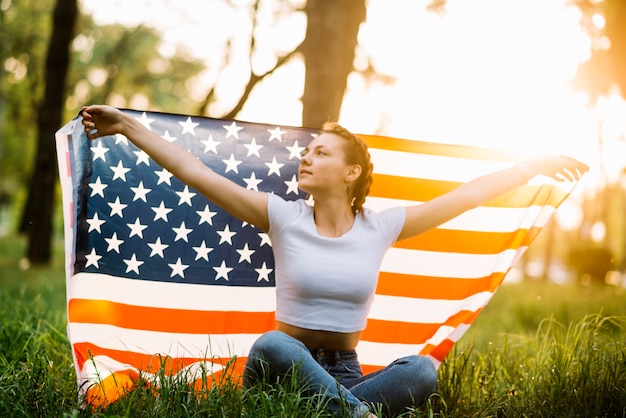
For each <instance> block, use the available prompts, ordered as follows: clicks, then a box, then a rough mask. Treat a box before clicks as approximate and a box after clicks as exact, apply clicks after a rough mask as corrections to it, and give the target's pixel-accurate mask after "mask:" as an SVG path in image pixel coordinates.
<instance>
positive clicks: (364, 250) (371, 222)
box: [268, 194, 405, 332]
mask: <svg viewBox="0 0 626 418" xmlns="http://www.w3.org/2000/svg"><path fill="white" fill-rule="evenodd" d="M363 212H364V214H359V215H358V216H357V217H356V219H355V221H354V224H353V226H352V228H351V229H350V230H349V231H348V232H346V233H345V234H343V235H342V236H340V237H337V238H329V237H324V236H321V235H319V233H318V232H317V228H316V226H315V221H314V219H313V208H311V207H310V206H308V205H307V204H306V202H305V201H304V200H295V201H286V200H283V199H282V198H280V197H278V196H276V195H273V194H270V195H269V196H268V216H269V225H270V227H269V236H270V239H271V241H272V248H273V252H274V260H275V268H276V270H275V276H276V319H277V320H278V321H281V322H285V323H287V324H291V325H295V326H298V327H301V328H307V329H315V330H325V331H335V332H355V331H360V330H363V329H364V328H365V325H366V322H367V315H368V313H369V309H370V305H371V304H372V301H373V299H374V292H375V290H376V283H377V280H378V272H379V269H380V265H381V263H382V259H383V256H384V255H385V253H386V252H387V250H388V249H389V247H391V245H392V244H393V243H394V242H395V241H396V239H397V238H398V235H399V234H400V231H401V230H402V226H403V225H404V219H405V210H404V208H402V207H396V208H392V209H387V210H384V211H381V212H379V213H377V212H374V211H372V210H369V209H363Z"/></svg>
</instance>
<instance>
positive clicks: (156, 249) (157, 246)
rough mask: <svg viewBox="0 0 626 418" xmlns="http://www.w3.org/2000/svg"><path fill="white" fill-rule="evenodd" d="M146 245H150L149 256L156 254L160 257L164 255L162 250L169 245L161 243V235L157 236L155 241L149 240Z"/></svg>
mask: <svg viewBox="0 0 626 418" xmlns="http://www.w3.org/2000/svg"><path fill="white" fill-rule="evenodd" d="M148 247H150V249H151V250H152V251H151V252H150V257H154V256H155V255H158V256H159V257H161V258H165V255H164V254H163V250H165V249H166V248H167V247H169V245H167V244H163V243H162V242H161V237H158V238H157V239H156V241H154V242H149V243H148Z"/></svg>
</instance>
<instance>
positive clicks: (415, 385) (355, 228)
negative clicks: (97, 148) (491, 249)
mask: <svg viewBox="0 0 626 418" xmlns="http://www.w3.org/2000/svg"><path fill="white" fill-rule="evenodd" d="M81 113H82V116H83V121H82V123H83V125H84V129H85V132H86V133H87V137H88V138H89V139H95V138H98V137H101V136H104V135H113V134H118V133H119V134H123V135H124V136H126V137H127V138H128V139H129V140H131V141H132V142H133V143H134V144H135V145H137V146H138V147H139V148H141V149H142V150H144V151H145V152H146V153H147V154H148V155H150V157H152V159H154V161H156V162H157V163H158V164H160V165H161V166H162V167H164V168H166V169H167V170H169V171H170V172H171V173H173V174H174V175H176V176H177V177H178V178H179V179H180V180H182V181H183V182H185V183H186V184H188V185H189V186H191V187H193V188H195V189H196V190H198V191H199V192H200V193H202V194H203V195H204V196H206V197H207V198H208V199H209V200H211V201H213V202H215V203H216V204H218V205H220V206H221V207H222V208H223V209H224V210H226V211H228V212H230V213H231V214H232V215H233V216H235V217H237V218H239V219H241V220H244V221H246V222H248V223H250V224H253V225H255V226H256V227H258V228H260V229H262V230H263V231H265V232H267V233H268V234H269V236H270V239H271V241H272V248H273V252H274V258H275V274H276V293H277V302H276V330H275V331H271V332H268V333H267V334H265V335H263V336H261V337H260V338H259V339H258V340H257V342H256V343H255V344H254V345H253V346H252V348H251V350H250V353H249V357H248V361H247V363H246V371H245V376H244V384H245V385H252V384H254V383H255V382H257V381H259V380H261V379H270V380H269V381H270V382H275V381H276V379H279V378H281V377H285V376H289V375H290V374H291V373H296V374H297V375H298V377H299V378H301V379H302V381H303V382H305V383H306V384H307V387H309V388H310V390H311V391H313V392H314V393H323V394H325V395H326V396H327V397H328V398H327V399H329V404H328V407H329V409H330V411H331V412H333V413H336V414H339V413H343V414H345V415H348V416H355V417H361V416H368V415H370V412H369V408H368V404H373V403H374V404H375V403H381V404H382V405H383V407H384V409H385V411H386V412H387V413H388V414H389V415H396V414H399V413H401V412H403V411H404V410H406V407H407V406H413V405H420V404H421V403H423V402H424V401H425V400H426V399H427V398H428V396H429V395H430V394H431V393H433V392H434V390H435V386H436V381H437V372H436V370H435V368H434V366H433V364H432V363H431V362H430V360H428V359H427V358H425V357H420V356H417V355H415V356H408V357H404V358H401V359H398V360H396V361H394V362H393V363H391V364H390V365H389V366H387V367H385V368H384V369H382V370H380V371H378V372H376V373H373V374H370V375H366V376H363V375H362V372H361V368H360V366H359V362H358V358H357V354H356V352H355V347H356V345H357V343H358V341H359V337H360V335H361V332H362V330H363V329H364V328H365V323H366V318H367V314H368V311H369V307H370V304H371V302H372V299H373V296H374V291H375V288H376V280H377V276H378V270H379V268H380V264H381V262H382V259H383V256H384V254H385V252H386V251H387V249H388V248H389V247H391V246H392V245H393V244H394V242H396V241H398V240H402V239H405V238H409V237H412V236H415V235H418V234H420V233H422V232H424V231H427V230H429V229H431V228H434V227H436V226H438V225H440V224H442V223H443V222H445V221H447V220H449V219H451V218H454V217H455V216H457V215H459V214H461V213H463V212H465V211H466V210H468V209H471V208H474V207H476V206H478V205H480V204H482V203H483V202H486V201H488V200H490V199H493V198H495V197H497V196H499V195H501V194H503V193H504V192H506V191H508V190H511V189H513V188H515V187H517V186H520V185H522V184H524V183H526V182H527V181H528V180H529V179H530V178H532V177H534V176H535V175H538V174H544V175H547V176H550V177H553V178H555V179H557V180H560V178H559V176H561V177H562V178H564V179H568V180H575V179H578V178H579V177H580V176H581V175H582V173H584V172H585V171H587V169H588V167H587V166H586V165H585V164H582V163H580V162H578V161H576V160H573V159H570V158H567V157H562V156H556V157H546V158H539V159H532V160H529V161H527V162H525V163H523V164H518V165H516V166H513V167H510V168H507V169H505V170H502V171H499V172H496V173H493V174H488V175H485V176H482V177H479V178H477V179H475V180H473V181H471V182H468V183H466V184H463V185H461V186H460V187H458V188H457V189H456V190H453V191H452V192H450V193H447V194H445V195H443V196H440V197H437V198H435V199H433V200H431V201H429V202H427V203H424V204H421V205H417V206H412V207H406V208H405V207H397V208H392V209H388V210H385V211H382V212H379V213H376V212H373V211H371V210H368V209H366V208H363V206H362V205H363V203H364V201H365V197H366V196H367V194H368V192H369V188H370V184H371V182H372V168H373V166H372V163H371V162H370V155H369V152H368V150H367V147H366V145H365V144H364V143H363V142H362V141H361V140H360V139H359V138H357V137H356V136H355V135H353V134H351V133H350V132H348V131H347V130H346V129H344V128H342V127H341V126H339V125H337V124H327V125H325V126H324V128H323V129H322V131H321V132H320V134H319V135H318V136H317V137H315V138H314V139H313V140H312V141H311V142H310V144H309V146H308V147H307V148H306V149H305V151H304V153H303V154H302V158H301V161H300V167H299V170H298V185H299V188H300V189H301V190H303V191H304V192H306V193H308V194H309V195H311V196H312V197H313V199H314V205H313V206H312V207H311V206H309V205H307V204H306V203H305V202H304V201H303V200H299V201H285V200H283V199H281V198H280V197H277V196H275V195H273V194H267V193H263V192H257V191H253V190H248V189H246V188H244V187H242V186H239V185H237V184H235V183H233V182H231V181H230V180H228V179H226V178H225V177H222V176H221V175H219V174H217V173H215V172H213V171H212V170H211V169H210V168H208V167H207V166H205V165H204V164H203V163H202V162H201V161H200V160H198V159H197V158H195V157H194V156H192V155H191V154H189V153H188V152H187V151H186V150H184V149H182V148H180V147H178V146H176V145H174V144H172V143H170V142H168V141H166V140H164V139H162V138H161V137H159V136H158V135H156V134H154V133H153V132H151V131H149V130H148V129H146V128H145V127H144V126H143V125H142V124H141V123H139V122H138V121H137V120H135V119H134V118H132V117H130V116H128V115H125V114H123V113H122V112H120V111H119V110H117V109H115V108H112V107H109V106H88V107H84V108H83V109H82V112H81Z"/></svg>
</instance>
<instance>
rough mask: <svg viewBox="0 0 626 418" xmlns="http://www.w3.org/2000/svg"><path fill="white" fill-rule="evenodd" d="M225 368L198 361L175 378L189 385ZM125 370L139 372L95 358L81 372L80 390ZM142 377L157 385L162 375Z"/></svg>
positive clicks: (79, 377)
mask: <svg viewBox="0 0 626 418" xmlns="http://www.w3.org/2000/svg"><path fill="white" fill-rule="evenodd" d="M223 368H224V366H222V365H221V364H218V363H213V362H211V361H197V362H195V363H191V364H190V365H188V366H186V367H184V368H182V369H180V370H179V371H178V372H177V373H175V374H174V376H181V379H184V380H185V381H187V382H188V383H193V381H194V380H196V379H198V378H201V377H203V376H210V375H211V374H213V373H217V372H219V371H220V370H222V369H223ZM124 370H134V371H139V370H138V369H137V368H135V367H133V366H131V365H130V364H125V363H120V362H119V361H117V360H115V359H112V358H111V357H108V356H94V357H92V358H91V359H89V361H87V362H85V364H84V365H83V369H82V370H81V371H80V372H79V373H80V375H79V376H78V379H79V385H78V386H79V389H81V388H82V389H83V392H82V393H84V390H85V389H88V388H89V386H90V385H89V384H86V385H82V384H81V383H83V382H88V383H92V384H93V383H96V382H101V381H103V380H104V379H106V378H107V377H109V376H110V375H111V374H113V373H114V372H119V371H124ZM141 374H142V377H143V378H145V379H147V380H148V381H149V382H150V383H157V384H158V379H159V378H160V376H161V374H160V373H156V374H153V373H146V372H145V371H144V372H142V373H141Z"/></svg>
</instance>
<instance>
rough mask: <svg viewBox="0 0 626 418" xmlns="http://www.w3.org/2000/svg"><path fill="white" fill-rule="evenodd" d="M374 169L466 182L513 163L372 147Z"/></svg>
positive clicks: (378, 171) (383, 172)
mask: <svg viewBox="0 0 626 418" xmlns="http://www.w3.org/2000/svg"><path fill="white" fill-rule="evenodd" d="M369 151H370V155H371V157H372V163H373V164H374V172H375V173H378V174H386V175H391V176H399V177H408V178H423V179H434V180H442V181H454V182H466V181H469V180H471V179H473V178H476V177H479V176H482V175H484V174H487V173H492V172H494V171H499V170H503V169H505V168H507V167H510V166H512V165H513V164H514V163H512V162H510V161H493V160H472V159H465V158H457V157H448V156H442V155H430V154H417V153H411V152H402V151H390V150H384V149H377V148H370V149H369Z"/></svg>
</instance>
